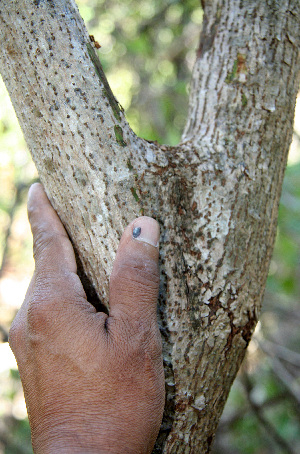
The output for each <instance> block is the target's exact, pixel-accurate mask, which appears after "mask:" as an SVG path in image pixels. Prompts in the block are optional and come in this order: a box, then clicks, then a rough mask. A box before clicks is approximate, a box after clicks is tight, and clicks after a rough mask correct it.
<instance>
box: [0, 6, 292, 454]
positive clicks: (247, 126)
mask: <svg viewBox="0 0 300 454" xmlns="http://www.w3.org/2000/svg"><path fill="white" fill-rule="evenodd" d="M204 9H205V11H204V12H205V15H204V23H203V29H202V34H201V39H200V46H199V51H198V55H197V59H196V63H195V67H194V72H193V78H192V82H191V93H190V108H189V115H188V119H187V123H186V128H185V131H184V134H183V137H182V142H181V144H180V145H178V146H177V147H169V146H164V145H163V146H158V145H155V144H150V143H148V142H147V141H145V140H143V139H141V138H139V137H137V136H136V135H135V134H134V133H133V132H132V130H131V129H130V127H129V125H128V124H127V122H126V119H125V116H124V113H123V111H122V108H121V106H120V105H119V104H118V102H117V101H116V100H115V98H114V96H113V94H112V93H111V90H110V88H109V85H108V83H107V81H106V79H105V76H104V74H103V70H102V67H101V64H100V62H99V60H98V56H97V53H96V50H95V48H94V44H93V43H92V42H91V41H90V38H89V35H88V32H87V31H86V29H85V27H84V24H83V22H82V19H81V18H80V16H79V13H78V10H77V7H76V5H75V3H74V1H73V0H61V1H55V0H48V1H46V0H34V1H30V0H19V1H13V0H6V1H5V2H4V1H0V32H1V38H0V39H1V43H0V44H1V46H0V49H1V50H0V61H1V72H2V76H3V78H4V80H5V83H6V85H7V88H8V90H9V92H10V95H11V98H12V101H13V104H14V107H15V110H16V113H17V115H18V118H19V121H20V124H21V127H22V129H23V132H24V135H25V138H26V141H27V143H28V146H29V148H30V150H31V153H32V157H33V159H34V161H35V163H36V166H37V169H38V171H39V174H40V178H41V181H42V183H43V184H44V186H45V188H46V191H47V194H48V196H49V198H50V200H51V202H52V204H53V206H54V207H55V209H56V210H57V212H58V214H59V216H60V217H61V219H62V221H63V223H64V224H65V226H66V228H67V230H68V232H69V234H70V237H71V238H72V241H73V244H74V247H75V249H76V250H77V252H78V255H79V257H80V261H81V264H82V266H83V269H84V273H85V275H86V277H87V280H88V282H89V284H88V282H86V285H87V287H88V285H90V288H91V287H93V289H94V291H95V292H96V293H97V295H98V297H99V298H100V300H101V301H102V303H104V304H105V305H106V306H107V305H108V279H109V274H110V271H111V268H112V263H113V260H114V256H115V251H116V247H117V243H118V240H119V238H120V236H121V233H122V231H123V228H124V227H125V225H127V223H128V222H130V221H131V220H132V219H133V218H134V217H136V216H139V215H141V214H145V215H149V216H153V217H154V218H156V219H157V220H158V221H159V222H160V225H161V229H162V234H161V291H160V298H159V321H160V326H161V332H162V336H163V341H164V361H165V372H166V387H167V402H166V411H165V417H164V421H163V425H162V430H161V432H160V435H159V437H158V440H157V444H156V447H155V452H157V453H161V452H164V453H206V452H208V451H209V449H210V446H211V444H212V441H213V437H214V433H215V431H216V427H217V424H218V420H219V418H220V415H221V412H222V410H223V407H224V404H225V401H226V398H227V395H228V392H229V390H230V386H231V384H232V382H233V380H234V378H235V375H236V373H237V371H238V368H239V366H240V364H241V361H242V359H243V357H244V354H245V349H246V347H247V345H248V342H249V340H250V338H251V334H252V332H253V330H254V327H255V324H256V322H257V319H258V315H259V311H260V306H261V301H262V296H263V292H264V287H265V281H266V277H267V272H268V265H269V260H270V257H271V253H272V248H273V243H274V237H275V232H276V221H277V209H278V202H279V197H280V192H281V184H282V179H283V174H284V169H285V165H286V159H287V152H288V148H289V144H290V141H291V136H292V126H293V115H294V105H295V98H296V93H297V88H298V86H299V70H300V59H299V48H300V36H299V35H300V23H299V22H300V4H299V1H298V0H280V1H279V0H278V1H277V0H266V1H264V2H261V1H260V0H245V1H238V0H206V1H205V7H204Z"/></svg>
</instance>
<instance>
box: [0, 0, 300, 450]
mask: <svg viewBox="0 0 300 454" xmlns="http://www.w3.org/2000/svg"><path fill="white" fill-rule="evenodd" d="M77 4H78V6H79V9H80V12H81V14H82V16H83V18H84V19H85V22H86V24H87V27H88V30H89V33H90V34H91V35H94V38H95V40H96V41H98V42H99V43H100V45H101V49H100V50H99V56H100V59H101V61H102V64H103V67H104V70H105V72H106V75H107V77H108V81H109V83H110V85H111V87H112V90H113V92H114V94H115V95H116V98H117V99H118V101H119V102H120V104H121V105H122V106H123V107H124V109H125V111H126V116H127V119H128V121H129V123H130V125H131V127H132V128H133V130H134V131H135V132H136V133H137V134H138V135H140V136H142V137H144V138H146V139H148V140H157V141H158V142H162V143H168V144H171V145H174V144H177V143H178V142H179V140H180V135H181V133H182V130H183V126H184V123H185V119H186V114H187V103H188V96H187V93H188V82H189V79H190V73H191V69H192V66H193V62H194V60H195V50H196V48H197V46H198V41H199V29H200V25H201V22H202V16H203V13H202V10H201V8H200V6H199V1H198V0H186V1H185V2H182V1H180V0H169V1H161V0H140V1H137V0H123V1H122V2H120V1H117V0H78V1H77ZM0 99H1V103H0V162H1V166H0V179H1V182H2V186H1V187H2V191H1V193H0V244H1V247H0V263H2V265H1V271H0V273H1V274H0V327H1V333H0V334H1V335H2V339H3V340H4V341H5V340H7V331H8V328H9V325H10V323H11V320H12V318H13V316H14V314H15V312H16V310H17V308H18V307H19V306H20V304H21V302H22V299H23V297H24V294H25V290H26V287H27V285H28V283H29V280H30V276H31V274H32V270H33V261H32V243H31V236H30V230H29V227H28V224H27V223H26V206H25V198H26V197H25V196H26V192H27V188H28V186H29V184H30V183H31V182H32V181H33V180H34V179H35V178H36V177H37V174H36V171H35V168H34V165H33V163H32V161H31V159H30V156H29V153H28V151H27V148H26V145H25V143H24V139H23V137H22V134H21V132H20V129H19V126H18V123H17V120H16V118H15V116H14V113H13V110H12V107H11V104H10V101H9V97H8V95H7V93H6V90H5V88H4V85H3V83H1V84H0ZM298 116H299V117H300V115H299V114H298ZM299 131H300V124H299V126H298V134H299ZM293 147H294V148H293V156H291V158H290V160H289V165H288V167H287V171H286V176H285V180H284V186H283V193H282V198H281V203H280V208H279V219H278V234H277V240H276V244H275V250H274V254H273V258H272V262H271V267H270V274H269V278H268V284H267V289H266V294H265V300H264V305H263V311H262V315H261V322H260V323H259V327H258V330H257V333H256V335H255V340H254V341H252V342H251V344H250V346H249V352H248V356H247V359H246V361H245V363H244V365H243V367H242V369H241V372H240V374H239V377H238V378H237V380H236V381H235V383H234V385H233V387H232V390H231V393H230V396H229V399H228V402H227V404H226V407H225V411H224V415H223V417H222V420H221V422H220V426H219V430H218V433H217V437H216V442H215V446H214V453H215V454H218V453H222V454H226V453H230V454H235V453H236V454H254V453H255V454H274V453H275V454H276V453H278V454H285V453H289V452H291V453H295V454H296V453H297V452H300V433H299V430H300V425H299V420H300V415H299V403H298V405H297V399H296V398H295V394H293V389H297V390H298V392H299V386H300V383H299V366H300V363H299V362H298V363H297V361H299V357H298V356H296V357H294V356H293V354H291V352H292V351H293V350H294V351H295V350H297V349H298V348H299V341H300V336H299V329H298V327H299V293H300V292H299V290H300V288H299V287H300V284H299V283H300V263H299V257H300V142H299V135H295V141H294V146H293ZM266 339H268V340H269V341H271V343H270V344H267V343H266ZM5 345H7V344H2V345H1V344H0V347H2V346H5ZM266 345H268V348H266ZM278 345H279V346H284V347H285V348H286V350H285V354H282V352H281V353H280V351H279V352H278V351H277V350H276V348H277V347H276V346H278ZM274 346H275V347H274ZM3 352H4V349H3V350H0V355H3V354H4V353H3ZM274 352H275V353H274ZM276 352H277V353H276ZM295 355H296V354H295ZM287 358H288V359H287ZM295 358H296V359H295ZM278 361H280V365H281V366H282V367H283V369H280V367H281V366H280V367H279V366H278ZM0 363H1V361H0ZM297 364H298V365H297ZM0 366H1V365H0ZM9 367H11V369H9ZM279 372H280V373H279ZM297 377H298V378H297ZM291 385H293V386H294V388H293V386H292V388H290V387H291ZM297 387H298V388H297ZM0 389H1V391H0V454H2V453H3V454H4V453H5V454H19V453H20V454H27V453H28V454H29V453H32V449H31V445H30V431H29V426H28V421H27V419H26V412H25V408H24V402H23V404H22V402H21V396H22V390H21V385H20V380H19V376H18V372H17V370H16V369H15V365H12V366H9V363H8V366H7V368H6V369H5V368H3V369H1V368H0ZM22 405H23V406H22Z"/></svg>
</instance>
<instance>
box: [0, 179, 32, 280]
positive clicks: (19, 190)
mask: <svg viewBox="0 0 300 454" xmlns="http://www.w3.org/2000/svg"><path fill="white" fill-rule="evenodd" d="M36 181H37V179H34V180H32V181H30V182H27V183H19V184H18V185H16V192H15V197H14V201H13V203H12V205H11V208H10V210H9V212H8V216H9V221H8V224H7V227H6V229H5V232H4V248H3V252H2V260H1V265H0V279H1V277H2V275H3V272H4V270H5V266H6V262H7V255H8V251H9V238H10V235H11V229H12V225H13V222H14V219H15V215H16V212H17V209H18V207H19V206H20V204H21V203H22V200H23V195H24V192H23V191H24V190H25V189H28V188H29V186H31V185H32V184H33V183H34V182H36Z"/></svg>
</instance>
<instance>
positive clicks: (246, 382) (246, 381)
mask: <svg viewBox="0 0 300 454" xmlns="http://www.w3.org/2000/svg"><path fill="white" fill-rule="evenodd" d="M242 383H243V386H244V389H245V391H246V395H247V399H248V402H249V404H250V407H251V409H252V411H253V413H254V414H255V416H256V417H257V419H258V420H259V422H260V423H261V425H262V427H263V428H264V429H265V431H266V433H267V434H268V435H269V436H270V437H271V439H273V441H274V442H275V443H276V444H277V445H278V446H280V447H281V449H283V451H284V452H285V453H286V454H296V451H294V450H293V448H292V447H291V446H290V445H289V443H288V442H287V441H286V440H285V439H284V438H283V437H282V436H281V435H280V434H279V433H278V432H277V430H276V429H275V427H274V426H273V425H272V424H271V423H270V422H269V421H268V420H267V419H266V418H265V416H264V414H263V411H262V408H261V407H260V406H259V405H257V403H256V402H254V400H253V398H252V396H251V391H252V388H253V386H252V383H251V380H250V378H249V376H248V374H247V373H246V372H244V373H243V375H242Z"/></svg>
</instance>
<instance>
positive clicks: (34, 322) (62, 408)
mask: <svg viewBox="0 0 300 454" xmlns="http://www.w3.org/2000/svg"><path fill="white" fill-rule="evenodd" d="M28 215H29V221H30V224H31V229H32V234H33V241H34V245H33V248H34V258H35V271H34V275H33V278H32V280H31V283H30V286H29V288H28V291H27V294H26V297H25V301H24V303H23V305H22V307H21V309H20V311H19V312H18V314H17V316H16V318H15V320H14V321H13V324H12V327H11V330H10V337H9V342H10V346H11V348H12V350H13V352H14V354H15V357H16V359H17V362H18V367H19V371H20V376H21V380H22V384H23V388H24V394H25V399H26V405H27V410H28V416H29V422H30V427H31V434H32V444H33V450H34V453H35V454H48V453H72V454H73V453H85V454H88V453H108V452H109V453H114V454H119V453H120V454H121V453H122V454H124V453H132V454H138V453H150V452H151V451H152V448H153V446H154V443H155V439H156V437H157V434H158V431H159V427H160V423H161V419H162V414H163V408H164V373H163V364H162V354H161V338H160V333H159V329H158V326H157V320H156V303H157V294H158V286H159V274H158V238H159V228H158V224H157V223H156V221H154V220H153V219H151V218H147V217H141V218H137V219H136V220H135V221H133V222H132V223H131V224H130V225H129V226H128V227H127V228H126V229H125V231H124V234H123V236H122V238H121V241H120V245H119V248H118V252H117V255H116V259H115V263H114V267H113V272H112V275H111V279H110V313H109V316H108V315H106V314H104V313H101V312H96V310H95V309H94V307H93V306H92V305H91V304H90V303H89V302H88V301H87V299H86V295H85V292H84V289H83V287H82V284H81V282H80V279H79V277H78V275H77V274H76V262H75V257H74V251H73V248H72V245H71V243H70V241H69V238H68V236H67V234H66V232H65V230H64V227H63V225H62V224H61V222H60V220H59V218H58V216H57V214H56V212H55V211H54V209H53V208H52V206H51V204H50V203H49V201H48V199H47V196H46V194H45V192H44V190H43V187H42V186H41V185H40V184H35V185H33V186H32V187H31V189H30V193H29V200H28ZM138 227H140V229H141V233H140V234H139V236H138V237H136V238H135V237H134V235H133V232H135V233H139V231H140V229H138ZM137 229H138V230H137Z"/></svg>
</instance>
